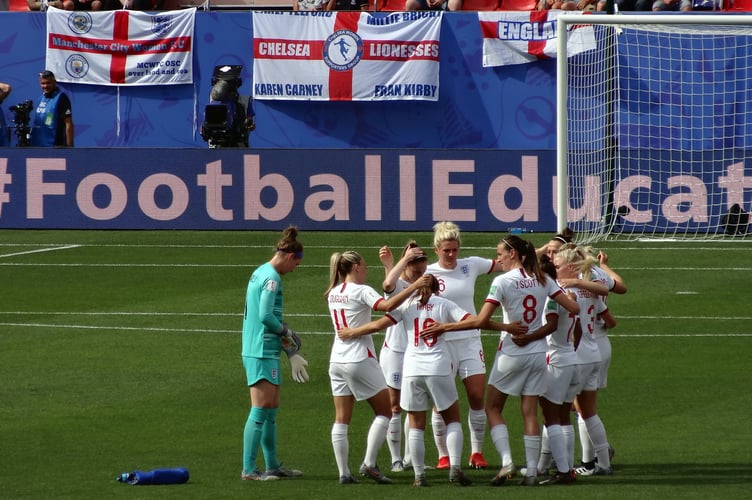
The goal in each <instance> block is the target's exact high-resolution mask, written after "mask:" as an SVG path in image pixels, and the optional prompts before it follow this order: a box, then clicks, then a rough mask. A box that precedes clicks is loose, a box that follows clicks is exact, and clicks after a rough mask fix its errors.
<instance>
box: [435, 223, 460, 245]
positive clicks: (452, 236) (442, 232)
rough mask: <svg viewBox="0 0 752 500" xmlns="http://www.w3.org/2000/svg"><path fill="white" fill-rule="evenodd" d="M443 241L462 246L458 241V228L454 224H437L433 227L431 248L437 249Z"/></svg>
mask: <svg viewBox="0 0 752 500" xmlns="http://www.w3.org/2000/svg"><path fill="white" fill-rule="evenodd" d="M445 241H456V242H457V243H458V244H460V245H462V242H461V241H460V227H459V226H458V225H457V224H455V223H454V222H447V221H442V222H437V223H436V224H435V225H434V226H433V246H434V248H439V247H440V246H441V244H442V243H444V242H445Z"/></svg>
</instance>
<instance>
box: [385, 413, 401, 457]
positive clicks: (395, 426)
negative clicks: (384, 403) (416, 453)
mask: <svg viewBox="0 0 752 500" xmlns="http://www.w3.org/2000/svg"><path fill="white" fill-rule="evenodd" d="M386 443H387V444H388V445H389V453H390V454H391V455H392V463H394V462H397V461H398V460H402V455H401V453H402V414H401V413H392V418H391V419H390V420H389V431H388V433H387V440H386Z"/></svg>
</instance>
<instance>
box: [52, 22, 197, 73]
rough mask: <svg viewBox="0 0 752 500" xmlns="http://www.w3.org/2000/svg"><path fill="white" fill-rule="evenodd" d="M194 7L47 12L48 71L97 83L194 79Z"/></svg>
mask: <svg viewBox="0 0 752 500" xmlns="http://www.w3.org/2000/svg"><path fill="white" fill-rule="evenodd" d="M195 16H196V9H195V8H192V9H185V10H175V11H165V12H151V13H149V12H141V11H129V10H115V11H102V12H91V11H72V12H71V11H65V10H59V9H54V8H51V9H49V10H48V11H47V69H49V70H51V71H53V72H54V73H55V77H56V78H57V80H59V81H62V82H72V83H89V84H94V85H155V84H181V83H192V82H193V28H194V21H195Z"/></svg>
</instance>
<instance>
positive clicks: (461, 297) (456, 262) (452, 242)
mask: <svg viewBox="0 0 752 500" xmlns="http://www.w3.org/2000/svg"><path fill="white" fill-rule="evenodd" d="M433 243H434V251H435V252H436V256H437V257H438V262H436V263H433V264H430V265H429V266H428V268H427V270H426V272H427V273H431V274H433V275H434V276H436V278H438V280H439V286H440V289H441V290H440V293H441V296H442V297H444V298H447V299H449V300H451V301H452V302H455V303H456V304H457V305H459V306H460V307H462V308H463V309H465V310H466V311H468V312H470V313H471V314H475V281H476V279H477V278H478V276H480V275H483V274H490V273H497V272H500V271H501V266H500V265H499V264H498V263H497V262H496V261H494V260H492V259H485V258H482V257H465V258H459V252H460V229H459V227H457V225H456V224H454V223H452V222H439V223H438V224H436V225H435V226H434V238H433ZM447 341H448V349H449V352H450V353H451V356H452V361H453V363H454V367H455V370H456V373H457V374H458V375H459V377H460V379H461V380H462V383H463V385H464V386H465V391H466V392H467V401H468V405H469V407H470V408H469V410H468V418H467V420H468V429H469V431H470V448H471V453H470V458H469V461H468V462H469V464H470V467H472V468H474V469H485V468H486V467H487V466H488V463H487V462H486V459H485V458H484V457H483V441H484V439H485V432H486V413H485V411H484V404H483V395H484V391H485V385H486V363H485V359H484V357H483V345H482V343H481V339H480V330H479V329H477V328H473V329H469V330H464V331H458V332H452V333H449V334H448V335H447ZM431 424H432V428H433V433H434V441H435V443H436V447H437V449H438V452H439V463H438V465H437V468H438V469H446V468H448V467H449V461H448V460H449V459H448V457H447V448H446V426H445V425H444V422H443V420H442V418H441V416H440V415H439V414H438V413H436V412H434V413H433V415H432V418H431Z"/></svg>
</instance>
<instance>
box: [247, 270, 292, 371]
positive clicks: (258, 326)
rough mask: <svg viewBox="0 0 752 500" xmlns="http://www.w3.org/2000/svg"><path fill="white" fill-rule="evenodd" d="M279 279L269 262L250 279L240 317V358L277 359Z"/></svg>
mask: <svg viewBox="0 0 752 500" xmlns="http://www.w3.org/2000/svg"><path fill="white" fill-rule="evenodd" d="M281 328H282V278H280V276H279V273H277V271H276V270H275V269H274V266H272V265H271V264H270V263H269V262H267V263H266V264H264V265H262V266H260V267H259V268H258V269H256V270H255V271H254V272H253V274H252V275H251V279H250V280H249V281H248V289H247V290H246V294H245V313H244V314H243V352H242V355H243V356H249V357H252V358H279V354H280V352H281V351H282V340H281V338H280V336H279V335H278V334H277V332H279V330H280V329H281Z"/></svg>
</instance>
